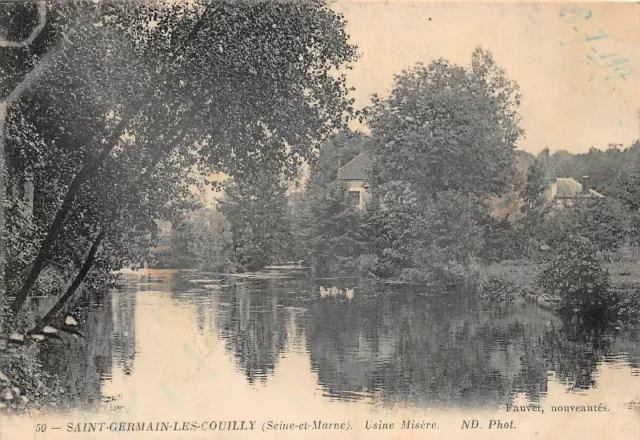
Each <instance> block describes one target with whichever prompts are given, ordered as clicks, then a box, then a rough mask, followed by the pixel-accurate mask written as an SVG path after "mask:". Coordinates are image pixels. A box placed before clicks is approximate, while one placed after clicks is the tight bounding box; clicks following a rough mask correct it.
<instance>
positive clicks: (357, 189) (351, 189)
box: [338, 153, 371, 209]
mask: <svg viewBox="0 0 640 440" xmlns="http://www.w3.org/2000/svg"><path fill="white" fill-rule="evenodd" d="M370 166H371V159H370V158H369V156H368V155H367V154H366V153H360V154H359V155H357V156H356V157H354V158H353V160H351V161H350V162H348V163H347V164H346V165H344V166H342V167H340V168H338V180H339V181H341V182H344V183H345V184H346V185H347V191H348V197H349V200H350V202H351V203H352V204H353V205H354V206H356V207H357V208H358V209H364V207H365V205H366V203H367V201H368V200H369V198H370V197H371V193H370V191H369V185H368V183H367V180H368V176H367V171H368V170H369V167H370Z"/></svg>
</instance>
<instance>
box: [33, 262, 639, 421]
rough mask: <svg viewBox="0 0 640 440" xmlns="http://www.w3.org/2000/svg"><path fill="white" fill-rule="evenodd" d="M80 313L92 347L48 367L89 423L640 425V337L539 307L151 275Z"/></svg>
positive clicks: (284, 278)
mask: <svg viewBox="0 0 640 440" xmlns="http://www.w3.org/2000/svg"><path fill="white" fill-rule="evenodd" d="M78 313H79V316H80V318H81V319H80V320H81V327H82V330H83V331H84V333H85V334H86V335H87V340H81V341H80V342H74V343H70V344H69V345H68V347H66V349H65V350H62V351H61V350H59V349H56V350H54V351H51V352H47V351H44V352H43V353H42V362H43V363H44V364H45V366H46V367H47V368H49V369H50V370H51V371H52V372H55V373H57V374H58V375H59V376H60V377H61V379H62V381H63V384H64V386H65V387H66V394H67V398H68V399H69V402H70V403H71V406H72V407H74V408H78V409H82V410H84V411H87V412H92V411H94V412H99V411H112V412H121V413H123V414H128V415H129V416H134V417H135V416H136V415H140V416H142V415H146V414H155V415H157V414H158V411H159V410H158V408H162V411H161V412H162V413H163V414H170V413H172V411H174V410H175V409H176V408H178V409H179V411H180V412H181V414H208V415H210V414H211V413H212V412H215V413H216V414H221V413H223V412H226V413H229V414H232V413H233V414H239V413H242V412H243V411H245V410H247V408H253V409H255V408H260V411H262V412H264V413H265V414H268V415H269V416H270V417H275V416H277V415H278V414H280V413H278V408H279V409H280V410H281V411H283V412H286V413H288V414H290V413H291V411H297V413H298V414H301V415H303V414H310V413H314V414H320V413H321V414H325V415H326V414H330V415H331V417H334V418H335V417H347V416H348V417H352V416H353V417H356V418H358V417H360V418H367V417H369V414H371V412H370V411H371V410H372V409H374V410H376V411H379V414H386V415H387V416H389V415H392V414H394V411H396V412H397V411H403V412H404V413H406V412H407V411H414V412H416V413H419V414H421V415H424V414H428V413H429V412H430V411H440V412H441V411H504V408H505V407H506V404H508V403H512V404H518V405H526V404H528V403H534V404H540V405H546V410H547V411H550V409H549V405H551V404H553V405H556V404H557V405H583V404H591V403H596V404H597V403H604V404H606V405H608V406H609V407H610V408H611V410H615V411H618V410H620V411H624V410H632V408H634V409H633V412H634V413H635V412H636V411H637V409H635V407H634V402H638V401H640V345H639V344H638V341H639V340H640V335H639V334H636V333H634V332H632V331H624V330H619V329H618V330H616V329H614V330H613V331H611V332H606V333H604V334H598V335H595V334H589V331H585V330H584V329H576V327H575V325H570V324H568V323H563V322H562V321H561V320H560V319H559V318H557V317H556V316H555V315H554V314H552V313H550V312H548V311H545V310H543V309H540V308H538V307H536V306H533V305H525V304H510V305H488V304H478V303H476V302H474V301H471V300H468V299H467V300H465V299H463V298H459V297H456V296H455V295H451V294H449V295H442V294H438V293H437V292H428V291H426V290H424V289H422V290H421V289H420V288H415V287H413V288H407V287H398V286H389V285H387V286H381V285H379V284H371V283H366V282H364V281H362V280H357V279H310V278H308V277H307V276H305V275H300V274H296V273H293V272H272V273H270V274H265V276H263V277H259V278H256V277H253V276H246V277H241V276H235V277H230V276H222V275H215V274H206V273H198V272H189V271H184V272H176V271H161V270H150V271H139V272H132V273H126V274H123V287H121V288H118V289H113V290H111V291H109V292H106V293H104V294H103V295H98V296H94V297H93V298H92V299H84V300H83V301H82V303H81V304H80V305H79V309H78ZM152 409H154V411H155V412H153V411H152ZM380 411H381V412H380ZM638 415H640V413H638ZM265 416H266V415H265ZM327 417H328V416H327Z"/></svg>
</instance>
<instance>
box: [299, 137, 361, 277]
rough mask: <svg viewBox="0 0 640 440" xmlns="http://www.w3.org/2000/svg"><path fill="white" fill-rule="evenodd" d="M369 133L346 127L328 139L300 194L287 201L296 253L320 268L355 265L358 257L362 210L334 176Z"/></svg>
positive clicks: (345, 268)
mask: <svg viewBox="0 0 640 440" xmlns="http://www.w3.org/2000/svg"><path fill="white" fill-rule="evenodd" d="M368 141H369V138H368V137H367V136H366V135H364V134H362V133H360V132H353V131H349V130H344V131H340V132H338V133H335V134H334V135H332V136H331V137H330V138H329V139H327V141H326V143H325V144H324V145H323V146H322V147H321V148H320V150H319V152H318V158H317V160H315V161H314V162H313V163H312V165H311V167H310V170H309V178H308V181H307V184H306V187H305V189H304V192H303V193H302V194H299V195H298V196H297V197H295V198H293V200H292V203H291V205H290V213H291V215H290V217H291V225H292V227H293V237H294V239H295V240H294V241H295V242H296V243H298V246H297V250H296V251H295V254H296V255H298V256H299V257H301V258H302V259H305V260H308V261H309V262H310V263H312V264H313V266H314V267H315V268H316V269H317V270H318V271H320V272H323V273H327V272H339V273H349V272H353V271H356V270H358V257H359V256H360V255H361V254H362V253H364V251H365V249H366V239H365V237H364V234H365V231H364V230H363V224H362V217H363V215H362V213H361V212H358V211H357V209H356V208H355V207H354V206H352V205H351V204H350V203H349V202H348V200H347V191H346V188H345V186H344V185H343V184H341V183H340V182H338V181H337V180H336V179H337V177H338V168H340V166H342V165H345V164H347V163H348V162H349V161H351V160H352V159H353V158H355V157H356V156H357V155H358V154H360V153H362V152H363V151H366V146H367V143H368Z"/></svg>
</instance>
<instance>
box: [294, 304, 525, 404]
mask: <svg viewBox="0 0 640 440" xmlns="http://www.w3.org/2000/svg"><path fill="white" fill-rule="evenodd" d="M437 302H439V303H440V304H438V303H437ZM464 310H465V309H464V304H457V305H456V304H443V303H442V301H441V300H440V301H434V302H431V301H426V300H424V299H422V298H419V297H416V296H415V295H402V296H399V295H388V294H384V295H381V296H375V297H369V298H360V299H358V297H356V299H355V300H354V301H352V302H350V303H348V304H344V303H340V302H336V301H323V300H321V301H318V302H317V303H316V304H315V305H314V310H313V311H312V312H311V313H309V319H310V321H309V325H308V329H307V335H308V339H309V349H310V353H311V360H312V364H313V366H314V368H317V370H318V374H319V377H320V382H321V384H322V385H323V386H325V387H326V388H327V389H328V392H329V393H330V394H332V395H335V396H338V397H341V398H348V397H349V396H352V395H355V393H363V392H364V393H367V394H376V395H381V396H382V397H383V398H384V400H385V402H386V403H396V402H398V401H410V402H412V403H414V404H427V405H452V404H453V405H465V406H466V405H484V404H490V403H497V402H501V401H504V400H507V399H508V398H509V395H510V392H511V390H512V381H513V380H514V378H515V377H516V375H517V374H518V372H519V369H520V367H521V364H520V351H519V349H518V346H517V345H516V343H514V341H512V339H513V338H512V337H511V335H510V328H509V326H508V321H506V320H505V318H502V319H500V318H496V317H494V316H488V315H487V314H483V313H471V314H469V313H465V312H464Z"/></svg>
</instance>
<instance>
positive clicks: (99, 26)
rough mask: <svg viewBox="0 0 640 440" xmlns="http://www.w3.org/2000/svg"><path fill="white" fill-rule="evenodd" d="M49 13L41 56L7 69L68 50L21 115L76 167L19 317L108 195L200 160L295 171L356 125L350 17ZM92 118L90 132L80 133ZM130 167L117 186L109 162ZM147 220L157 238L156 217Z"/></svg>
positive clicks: (184, 9) (254, 5)
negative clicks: (67, 238) (74, 233)
mask: <svg viewBox="0 0 640 440" xmlns="http://www.w3.org/2000/svg"><path fill="white" fill-rule="evenodd" d="M48 7H49V9H50V10H51V11H53V12H54V15H55V12H56V11H58V12H59V14H58V15H57V16H58V17H59V19H58V20H54V21H52V22H51V24H49V23H48V24H47V26H49V28H45V31H47V32H48V33H47V35H48V37H47V38H46V39H45V40H44V41H43V42H42V50H40V51H36V57H35V59H31V58H26V59H25V58H24V57H23V58H20V57H17V58H16V60H10V61H16V62H15V63H14V65H12V66H9V70H11V69H13V70H17V69H19V67H20V66H21V65H29V64H30V63H33V62H36V61H37V56H38V55H40V54H41V53H42V51H43V50H44V49H46V48H48V47H51V45H53V44H58V42H59V41H60V40H64V44H63V45H62V50H60V53H59V58H56V63H55V67H56V68H57V70H56V72H55V75H52V76H51V78H49V79H48V81H47V82H42V83H38V87H37V88H36V89H35V90H34V94H33V95H32V97H33V99H32V100H31V101H29V102H26V101H25V102H24V104H23V103H21V105H20V106H14V107H13V108H12V109H11V112H15V113H16V114H17V113H20V114H21V116H24V120H26V121H27V122H30V123H33V125H35V126H36V127H40V128H39V129H38V131H42V137H43V138H44V141H45V142H46V143H47V144H48V145H49V144H52V143H53V142H55V143H56V144H58V145H63V146H64V148H63V150H64V152H65V154H66V156H63V157H64V158H67V162H66V167H65V170H64V172H63V173H60V179H58V180H57V181H55V182H52V180H54V179H48V178H47V179H44V180H45V181H46V182H47V183H48V184H52V183H53V184H54V186H56V187H57V188H58V191H57V193H56V196H55V199H56V200H53V201H51V202H50V203H51V205H52V206H53V212H54V215H49V216H48V217H47V219H46V222H45V223H46V226H45V227H44V231H46V233H43V234H42V239H41V240H40V241H39V249H38V250H37V253H36V255H35V256H34V258H33V261H32V262H30V263H29V266H30V270H29V273H28V274H27V275H26V276H24V277H23V281H24V282H23V284H22V287H21V288H20V289H19V291H18V294H17V296H16V298H15V300H14V303H13V310H14V312H15V311H17V310H19V308H20V307H21V306H22V304H23V303H24V301H25V299H26V297H27V295H28V293H29V291H30V290H31V288H32V287H33V285H34V284H35V283H36V281H37V279H38V277H39V275H40V273H41V271H42V269H43V268H44V267H45V265H46V262H47V260H48V259H50V256H51V254H52V253H55V251H56V243H58V242H59V241H61V240H60V234H61V232H62V231H64V230H65V229H66V225H67V223H68V222H70V221H71V222H72V223H77V222H78V221H80V219H79V218H77V217H75V216H79V215H80V212H82V210H78V209H76V206H77V205H78V204H83V203H85V202H86V199H85V198H86V197H88V194H95V193H96V191H95V189H96V188H102V189H104V190H105V191H111V193H112V194H113V195H114V197H115V198H120V197H121V196H123V195H124V194H125V193H123V192H122V191H127V190H130V189H131V188H133V187H136V186H139V185H147V184H149V183H150V182H153V179H154V176H155V175H156V173H162V170H161V169H162V167H164V166H165V164H167V163H170V164H171V169H173V170H177V169H179V168H180V166H181V165H185V164H188V163H189V162H190V161H191V160H193V158H196V160H198V161H199V165H200V166H201V168H202V169H204V170H211V171H213V170H215V171H222V172H226V173H228V174H230V175H234V176H237V177H238V178H244V179H246V178H247V176H250V175H252V174H255V173H256V172H257V170H259V169H260V167H261V165H262V158H264V157H269V158H270V159H271V160H274V161H277V162H278V163H280V164H282V165H283V170H284V171H285V172H286V173H289V174H292V175H293V174H295V173H296V172H297V168H298V166H299V165H300V163H301V162H302V161H303V160H305V159H310V158H311V157H312V155H313V151H314V148H315V146H316V145H317V143H318V141H319V140H321V139H322V138H323V137H324V136H326V134H328V133H329V132H330V131H331V130H332V129H333V128H335V127H337V126H341V125H342V124H344V123H345V122H346V120H347V119H348V117H349V112H350V105H351V101H350V100H349V99H348V98H347V87H346V85H345V80H344V76H335V75H329V74H328V72H330V71H331V70H332V69H335V68H340V67H341V66H344V65H348V64H349V62H350V61H352V60H353V59H354V57H355V48H354V47H353V46H351V45H349V44H348V43H347V36H346V33H345V32H344V20H343V18H342V17H341V16H340V15H338V14H336V13H334V12H333V11H331V10H330V9H329V8H328V6H327V5H326V4H324V3H323V2H320V1H313V2H308V3H304V4H302V3H271V2H269V3H265V2H242V3H234V2H216V3H209V2H203V3H200V2H191V3H188V4H155V3H148V4H147V3H145V4H137V3H136V4H119V3H113V4H110V3H97V4H94V3H93V2H87V3H78V4H77V5H73V6H67V4H66V3H65V2H60V3H51V4H50V5H49V6H48ZM69 29H71V34H70V35H66V34H65V32H66V31H68V30H69ZM78 66H86V68H85V69H77V67H78ZM74 96H75V98H74ZM104 98H108V99H104ZM42 100H46V101H47V102H51V103H58V102H62V108H60V109H59V110H58V109H56V108H54V109H53V110H52V111H48V112H46V114H43V113H45V112H42V111H38V109H42V108H47V107H46V106H45V107H43V106H41V105H38V104H39V103H41V102H42ZM74 100H75V102H73V101H74ZM71 102H73V104H74V105H70V103H71ZM65 104H67V106H66V108H65ZM85 106H87V107H86V108H85ZM74 109H75V112H74ZM85 110H88V111H85ZM21 116H16V117H15V120H16V121H18V120H19V121H22V117H21ZM83 118H84V119H86V120H87V123H86V124H79V125H78V124H76V123H77V121H78V120H79V119H83ZM39 121H42V123H40V122H39ZM44 121H47V124H44ZM53 121H55V122H53ZM45 125H46V127H50V128H49V129H48V130H45ZM60 126H61V127H62V129H59V127H60ZM56 130H59V131H58V132H56ZM131 139H133V141H132V142H128V140H131ZM194 153H197V154H194ZM68 159H72V160H68ZM125 160H126V161H127V163H128V164H130V166H127V167H125V168H127V169H128V172H127V173H126V175H127V178H126V179H124V181H121V183H122V185H114V183H116V182H115V181H113V180H111V179H110V178H112V177H113V173H112V174H111V175H109V173H107V172H106V170H107V169H108V168H109V163H113V164H114V165H113V166H114V167H117V164H122V163H123V162H124V161H125ZM45 168H46V167H45ZM114 169H115V168H114ZM114 172H115V171H114ZM133 194H134V195H135V194H137V192H134V193H133ZM143 197H145V196H143ZM89 199H91V200H97V198H92V197H89ZM138 202H139V200H138V199H136V198H135V197H133V198H131V199H129V200H127V201H126V202H119V203H116V204H111V205H110V206H109V209H108V213H109V215H107V216H106V218H107V219H108V220H109V221H108V222H106V223H110V222H113V221H115V220H114V219H118V218H119V217H121V216H123V215H124V216H127V215H129V213H131V207H132V206H136V204H137V203H138ZM136 214H138V213H136ZM145 214H147V215H148V214H149V211H147V212H145ZM136 217H137V218H138V219H140V220H141V221H142V222H143V223H145V224H146V225H147V230H149V229H152V228H153V227H152V226H151V222H152V220H153V219H151V218H149V217H146V216H145V217H139V216H137V215H136ZM129 218H131V217H129ZM103 223H105V222H103ZM93 227H94V228H95V231H96V232H95V234H98V233H99V232H98V231H102V230H103V229H106V230H107V235H109V234H108V233H109V230H108V229H109V225H108V224H98V225H96V224H94V225H93ZM143 235H148V234H143ZM95 236H97V235H95Z"/></svg>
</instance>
